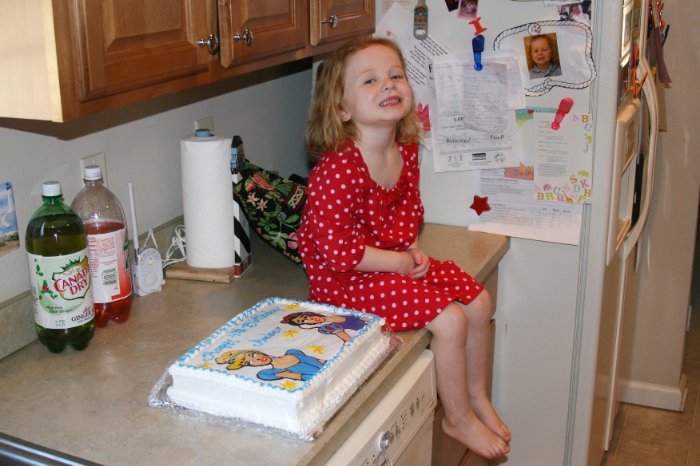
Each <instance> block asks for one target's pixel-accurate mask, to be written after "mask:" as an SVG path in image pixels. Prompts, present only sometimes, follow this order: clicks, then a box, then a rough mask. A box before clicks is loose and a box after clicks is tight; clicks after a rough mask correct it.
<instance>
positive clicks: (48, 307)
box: [25, 181, 95, 353]
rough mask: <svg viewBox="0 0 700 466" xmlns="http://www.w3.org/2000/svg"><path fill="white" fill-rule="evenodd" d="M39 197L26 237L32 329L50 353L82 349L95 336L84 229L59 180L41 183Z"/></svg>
mask: <svg viewBox="0 0 700 466" xmlns="http://www.w3.org/2000/svg"><path fill="white" fill-rule="evenodd" d="M41 197H42V201H43V204H42V206H41V207H40V208H39V209H38V210H37V211H36V212H35V213H34V215H32V218H31V219H30V220H29V224H28V225H27V232H26V235H25V244H26V248H27V258H28V261H29V281H30V284H31V291H32V297H33V300H34V322H35V324H36V331H37V334H38V335H39V341H41V343H43V344H44V345H46V347H47V348H48V349H49V351H51V352H52V353H60V352H61V351H63V349H64V348H65V347H66V345H71V346H72V347H73V348H75V349H76V350H83V349H85V348H87V346H88V343H89V342H90V339H91V338H92V335H93V333H94V332H95V310H94V308H93V304H92V293H91V290H90V269H89V265H88V247H87V237H86V235H85V229H84V228H83V224H82V222H81V221H80V218H79V217H78V216H77V215H76V214H75V212H73V211H72V210H71V209H70V207H68V206H67V205H66V204H64V203H63V196H62V195H61V185H60V184H59V183H58V182H56V181H47V182H45V183H44V184H43V185H42V196H41Z"/></svg>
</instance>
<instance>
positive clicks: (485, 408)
mask: <svg viewBox="0 0 700 466" xmlns="http://www.w3.org/2000/svg"><path fill="white" fill-rule="evenodd" d="M470 401H471V405H472V409H473V410H474V414H476V415H477V417H478V418H479V419H481V421H482V422H483V423H484V424H485V425H486V427H488V428H489V429H491V431H492V432H493V433H494V434H496V435H498V436H499V437H501V438H502V439H503V440H505V441H506V443H507V442H510V439H511V437H512V435H511V433H510V430H509V429H508V426H506V424H505V423H504V422H503V421H502V420H501V418H500V417H498V414H496V410H495V409H494V408H493V405H492V404H491V401H489V400H488V398H479V399H477V398H471V399H470Z"/></svg>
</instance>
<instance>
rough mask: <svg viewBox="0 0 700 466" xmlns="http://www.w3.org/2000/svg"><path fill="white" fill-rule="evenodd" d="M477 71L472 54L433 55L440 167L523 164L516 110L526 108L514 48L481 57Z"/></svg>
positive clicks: (435, 131)
mask: <svg viewBox="0 0 700 466" xmlns="http://www.w3.org/2000/svg"><path fill="white" fill-rule="evenodd" d="M482 65H483V67H482V69H481V70H480V71H476V70H475V69H474V60H473V57H471V56H469V55H468V54H449V55H443V56H438V57H435V58H434V59H433V74H434V85H435V105H434V107H433V111H432V112H431V123H432V140H433V158H434V163H435V171H437V172H445V171H460V170H479V169H488V168H498V167H511V166H517V165H518V154H517V151H516V148H515V141H514V136H515V112H514V110H515V109H516V108H522V107H524V106H525V96H524V94H523V91H522V81H521V78H520V72H519V69H518V66H519V65H518V61H517V58H516V56H515V54H513V53H511V52H493V53H488V54H486V53H485V54H483V55H482Z"/></svg>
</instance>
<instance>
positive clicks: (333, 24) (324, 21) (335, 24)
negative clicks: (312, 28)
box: [321, 15, 338, 29]
mask: <svg viewBox="0 0 700 466" xmlns="http://www.w3.org/2000/svg"><path fill="white" fill-rule="evenodd" d="M321 24H330V25H331V29H335V28H337V27H338V17H337V16H336V15H331V17H330V18H323V19H322V20H321Z"/></svg>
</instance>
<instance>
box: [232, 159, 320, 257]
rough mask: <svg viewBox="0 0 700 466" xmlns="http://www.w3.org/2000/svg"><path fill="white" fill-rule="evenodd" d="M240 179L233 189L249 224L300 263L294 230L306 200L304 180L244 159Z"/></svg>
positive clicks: (273, 245)
mask: <svg viewBox="0 0 700 466" xmlns="http://www.w3.org/2000/svg"><path fill="white" fill-rule="evenodd" d="M240 174H241V176H242V179H241V181H239V182H238V183H236V184H234V186H233V192H234V196H235V198H236V200H237V201H238V203H239V204H240V206H241V209H242V210H243V213H244V214H245V216H246V218H247V219H248V222H249V223H250V225H251V226H252V227H253V228H254V229H255V231H256V232H257V233H258V235H259V236H260V237H261V238H262V239H263V240H264V241H265V242H266V243H268V244H269V245H271V246H272V247H273V248H275V249H277V250H278V251H279V252H281V253H282V254H284V256H285V257H287V258H288V259H290V260H291V261H292V262H294V263H295V264H297V265H299V266H301V265H302V263H301V256H300V255H299V245H298V243H297V231H298V230H299V226H300V225H301V215H302V212H303V210H304V203H305V201H306V184H305V182H304V181H303V179H302V178H301V177H299V176H296V175H292V176H293V177H295V178H294V179H295V180H296V181H292V180H291V179H287V178H283V177H281V176H279V175H275V174H274V173H272V172H269V171H267V170H265V169H263V168H260V167H258V166H256V165H254V164H252V163H250V162H249V161H248V160H245V161H244V163H243V167H241V170H240Z"/></svg>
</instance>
